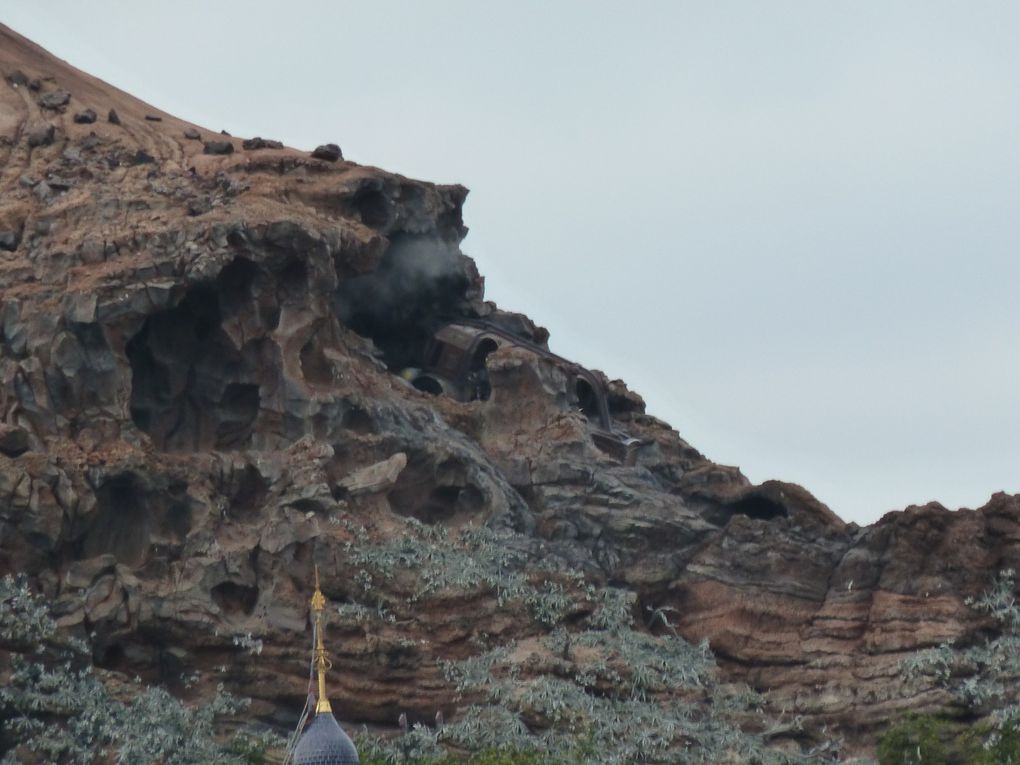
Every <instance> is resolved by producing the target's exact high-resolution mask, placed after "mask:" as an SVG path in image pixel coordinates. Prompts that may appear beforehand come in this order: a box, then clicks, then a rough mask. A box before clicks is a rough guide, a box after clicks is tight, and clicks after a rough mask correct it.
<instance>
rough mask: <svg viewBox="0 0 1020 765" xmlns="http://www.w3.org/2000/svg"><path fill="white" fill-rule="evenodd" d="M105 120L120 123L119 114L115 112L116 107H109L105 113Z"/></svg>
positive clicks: (112, 123) (115, 123)
mask: <svg viewBox="0 0 1020 765" xmlns="http://www.w3.org/2000/svg"><path fill="white" fill-rule="evenodd" d="M106 121H107V122H109V123H110V124H111V125H119V124H120V115H119V114H117V110H116V109H110V111H109V113H108V114H107V115H106Z"/></svg>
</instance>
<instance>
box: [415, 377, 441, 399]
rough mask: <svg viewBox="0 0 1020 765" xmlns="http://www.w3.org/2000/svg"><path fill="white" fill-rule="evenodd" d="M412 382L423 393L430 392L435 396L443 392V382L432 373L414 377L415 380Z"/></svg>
mask: <svg viewBox="0 0 1020 765" xmlns="http://www.w3.org/2000/svg"><path fill="white" fill-rule="evenodd" d="M411 384H412V385H414V387H415V388H417V389H418V390H420V391H421V392H422V393H429V394H431V395H433V396H439V395H441V394H442V393H443V384H442V383H441V382H439V380H437V379H436V378H435V377H433V376H432V375H419V376H418V377H416V378H414V382H413V383H411Z"/></svg>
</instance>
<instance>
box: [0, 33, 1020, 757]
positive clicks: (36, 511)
mask: <svg viewBox="0 0 1020 765" xmlns="http://www.w3.org/2000/svg"><path fill="white" fill-rule="evenodd" d="M0 74H2V75H3V77H4V78H5V79H4V82H3V86H2V87H0V325H2V326H0V420H2V425H0V575H2V574H5V573H11V572H19V573H24V574H27V575H28V576H29V577H30V578H31V581H32V582H33V583H34V585H35V586H36V587H37V588H38V589H39V590H40V591H41V592H43V593H45V595H46V596H47V598H49V599H50V601H51V602H52V603H54V604H55V605H54V607H55V610H56V613H57V615H58V616H59V618H60V622H61V624H62V625H64V626H65V627H67V628H69V629H73V630H76V631H78V632H79V633H80V634H81V635H83V636H85V637H87V639H88V640H89V642H90V645H91V647H92V651H93V656H94V660H95V662H96V664H97V665H99V666H101V667H103V668H106V669H110V670H114V671H120V672H124V673H129V674H131V675H134V674H137V675H140V676H141V677H143V678H144V679H146V680H147V681H152V682H161V683H164V684H167V685H169V686H170V687H171V688H175V689H177V690H178V691H179V692H182V693H183V692H184V690H183V689H184V684H183V679H182V678H185V677H188V676H191V675H193V674H194V673H195V672H199V673H200V674H202V675H203V676H206V677H208V678H211V679H212V680H221V681H223V682H224V683H225V684H226V686H227V687H228V688H229V689H230V690H232V691H235V692H237V693H239V694H241V695H245V696H250V697H252V698H253V699H254V700H255V706H254V712H255V714H256V716H258V717H260V718H262V719H265V720H269V721H274V722H276V723H279V724H281V725H288V724H290V722H291V721H292V718H293V715H294V713H295V710H297V709H300V707H301V704H302V700H303V696H304V692H305V680H306V678H305V669H306V665H305V663H304V662H305V656H306V653H307V642H308V636H309V631H308V630H309V627H308V624H307V619H306V613H305V603H306V601H307V583H308V582H309V581H310V578H311V567H312V565H313V563H315V562H318V563H319V564H320V566H321V568H322V570H323V589H324V590H325V591H326V593H327V595H328V596H329V597H330V598H331V599H332V600H334V601H336V602H339V603H343V602H348V601H350V600H352V599H353V598H354V596H355V594H356V588H355V586H354V584H353V582H355V581H356V578H357V576H358V570H357V567H356V566H355V565H353V564H352V562H351V557H350V550H351V546H352V545H355V546H356V545H357V544H359V540H358V537H357V534H356V533H355V531H352V529H357V528H361V527H363V528H365V529H367V530H368V532H369V533H370V534H371V535H372V536H373V538H376V539H385V538H387V537H388V536H389V535H392V534H394V533H396V532H395V529H398V528H399V525H400V524H401V523H403V522H404V519H406V518H414V519H416V520H417V521H419V522H420V523H422V524H425V525H435V526H442V527H444V528H460V527H464V526H468V525H472V524H473V525H487V526H489V527H492V528H503V529H511V530H513V531H514V532H516V533H517V534H518V535H519V538H521V539H523V540H525V542H524V543H523V544H524V545H525V547H526V548H527V551H528V552H529V554H532V555H534V556H536V560H538V559H541V560H542V561H544V565H547V566H548V565H550V561H552V562H553V564H552V565H554V566H559V567H562V568H563V569H567V568H570V569H575V570H578V571H581V572H583V573H584V574H585V576H586V577H588V578H589V580H590V581H593V582H596V583H601V584H610V585H613V586H615V587H621V588H626V589H629V590H631V591H633V592H635V593H636V594H637V596H638V607H637V614H636V615H637V616H639V617H647V615H648V614H650V613H654V612H656V611H658V612H660V613H667V612H668V613H669V614H670V619H671V620H672V621H673V623H674V624H675V626H676V627H677V629H678V630H679V631H680V633H681V634H683V635H684V636H685V637H688V638H690V639H701V638H707V639H708V640H709V641H710V644H711V647H712V649H713V650H714V652H715V653H716V655H717V656H718V657H719V658H720V660H721V661H722V663H723V666H724V668H725V669H726V671H727V672H728V673H730V674H731V675H732V676H733V677H735V678H740V679H743V680H746V681H747V682H749V683H750V684H751V685H753V686H754V687H756V688H758V689H760V690H763V691H767V692H768V693H769V699H770V703H771V704H772V706H773V707H774V708H775V709H777V710H785V711H787V712H789V713H790V714H796V715H801V716H803V717H804V719H805V720H806V721H807V722H808V726H809V729H810V730H811V731H814V734H815V735H818V736H823V735H831V732H832V731H835V732H837V733H838V734H840V735H843V736H846V737H847V738H848V739H849V740H850V741H851V743H854V742H863V743H864V744H866V743H867V742H868V741H869V740H871V737H872V735H873V733H874V731H875V730H876V729H878V728H881V727H882V725H883V724H884V723H885V722H887V721H888V720H889V719H891V718H893V717H895V716H898V715H899V714H901V713H903V712H904V711H906V710H911V709H920V708H927V707H930V706H932V705H936V704H938V703H941V702H942V701H944V699H943V698H942V697H941V696H940V695H939V694H938V693H937V692H935V691H930V690H928V691H924V692H920V693H918V692H912V691H911V692H908V691H907V690H905V689H904V687H903V685H902V679H901V675H900V670H899V663H900V661H901V660H902V659H903V658H904V657H906V656H908V655H909V654H910V653H911V652H913V651H916V650H917V649H919V648H922V647H926V646H931V645H934V644H937V643H939V642H941V641H943V640H946V639H957V640H961V641H968V640H971V639H974V638H975V636H977V635H979V634H980V631H981V630H982V629H984V628H985V627H986V626H987V625H986V624H984V623H983V622H981V621H980V620H979V619H977V617H976V616H975V615H974V614H973V612H972V611H970V610H969V609H968V608H967V607H966V606H965V604H964V599H965V598H966V597H967V596H970V595H974V594H976V593H977V592H979V591H981V590H982V589H984V588H985V587H987V585H988V584H989V582H990V581H991V579H992V577H993V576H994V574H995V573H996V572H997V571H998V570H1000V569H1003V568H1006V567H1009V566H1016V565H1017V563H1018V561H1020V524H1018V521H1020V498H1017V497H1010V496H1005V495H996V496H994V497H993V498H992V500H991V501H990V502H989V504H988V505H986V506H985V507H983V508H981V509H980V510H976V511H972V510H965V511H959V512H949V511H948V510H946V509H945V508H943V507H940V506H938V505H934V504H932V505H927V506H924V507H912V508H909V509H907V510H906V511H903V512H897V513H890V514H889V515H887V516H886V517H885V518H883V519H882V520H881V521H879V522H878V523H876V524H874V525H873V526H870V527H867V528H858V527H856V526H854V525H852V524H851V525H847V524H845V523H843V522H842V521H841V520H840V519H839V518H838V517H837V516H836V515H835V514H834V513H832V512H831V511H830V510H829V509H828V508H826V507H825V506H824V505H822V504H821V503H819V502H818V501H817V500H815V499H814V498H813V497H812V496H811V495H810V494H809V493H808V492H807V491H805V490H804V489H802V488H800V487H797V486H794V485H791V484H785V483H781V482H769V483H766V484H763V485H760V486H752V485H750V483H749V482H748V481H747V480H746V479H745V478H744V477H743V476H742V475H741V474H740V472H739V471H738V470H737V469H735V468H731V467H725V466H721V465H717V464H715V463H713V462H711V461H710V460H709V459H707V458H706V457H705V456H703V455H702V454H700V453H699V452H698V451H696V450H695V449H694V448H692V447H691V446H690V445H689V444H687V443H686V442H685V441H684V440H683V439H682V438H681V437H680V436H679V435H678V433H677V432H676V431H674V430H673V429H671V428H670V427H669V426H668V425H667V424H665V423H663V422H661V421H659V420H657V419H655V418H654V417H652V416H650V415H648V414H646V413H645V411H644V404H643V402H642V400H641V399H640V397H639V396H637V395H636V394H634V393H632V392H630V391H628V390H627V389H626V387H625V386H624V385H623V383H621V382H620V381H613V382H608V381H607V385H608V390H609V392H610V395H609V405H610V410H611V416H612V418H613V420H614V422H615V424H616V426H618V427H619V428H620V429H621V430H623V431H626V432H627V433H628V434H630V435H631V436H634V437H635V438H639V439H641V440H642V441H643V445H642V446H641V448H640V449H639V451H638V455H637V458H636V460H635V464H634V465H625V464H622V463H620V462H618V461H616V460H614V459H613V458H611V457H610V456H609V455H607V454H606V453H605V452H603V451H600V450H599V449H598V448H596V447H595V445H594V444H593V441H592V438H591V433H590V428H589V426H588V424H587V422H586V420H585V418H584V417H583V416H582V415H581V414H580V413H578V412H577V411H575V410H574V409H573V407H572V406H571V404H570V401H571V399H570V395H569V386H570V384H571V382H570V380H569V379H568V375H566V374H564V372H563V369H562V368H560V367H558V366H557V365H556V364H553V363H550V362H549V360H548V359H543V358H542V357H540V356H537V355H535V354H534V353H530V352H529V351H527V350H526V349H524V348H507V349H503V350H500V351H498V352H497V353H494V354H493V355H492V356H491V357H489V359H488V360H487V374H488V379H489V383H490V385H491V389H492V390H491V395H490V396H489V397H488V399H487V400H485V401H473V402H468V403H463V402H457V401H454V400H451V399H449V398H446V397H442V396H438V397H437V396H430V395H428V394H427V393H423V392H421V391H418V390H416V389H414V388H413V387H411V386H410V385H408V384H407V382H406V381H405V380H404V379H402V378H401V377H400V376H399V375H398V374H397V372H399V371H400V369H402V368H404V367H408V366H414V365H416V364H420V363H421V362H422V359H421V356H422V354H423V353H424V349H425V347H426V345H427V343H428V339H429V337H430V336H431V333H432V332H433V331H434V330H435V328H436V327H437V326H439V325H441V324H442V323H443V322H445V321H450V320H454V319H478V318H488V319H490V320H499V321H502V322H504V323H506V324H513V325H514V326H515V327H517V328H518V331H519V332H520V333H521V336H522V337H525V338H526V339H528V340H529V341H531V342H537V343H539V344H543V343H544V342H545V340H546V338H547V333H545V332H544V330H542V329H541V328H538V327H535V325H533V324H532V323H531V322H530V321H528V320H526V319H524V318H523V317H517V316H514V315H510V314H504V313H503V312H501V311H500V310H499V309H498V308H496V307H495V306H494V305H492V304H490V303H486V302H484V299H483V280H482V278H481V277H480V276H479V274H478V273H477V271H476V269H475V267H474V264H473V262H472V261H471V260H470V259H469V258H467V257H466V256H465V255H464V254H463V253H462V251H461V249H460V243H461V241H462V239H463V237H464V236H465V234H466V231H467V230H466V228H465V227H464V225H463V218H462V208H463V204H464V201H465V198H466V195H467V190H466V189H464V188H463V187H460V186H440V185H435V184H430V183H425V182H420V181H414V180H410V179H407V178H404V177H402V176H399V175H396V174H393V173H389V172H385V171H382V170H379V169H376V168H372V167H364V166H360V165H358V164H356V163H354V162H351V161H349V160H345V159H344V158H343V156H342V153H341V151H340V149H339V147H337V146H335V145H326V146H323V147H320V148H319V149H317V150H316V151H315V152H314V153H312V154H311V155H309V154H308V153H305V152H300V151H296V150H293V149H288V148H284V147H282V146H281V145H280V144H279V143H278V142H276V141H270V140H267V139H259V138H253V139H250V140H247V141H242V140H241V139H237V138H233V137H230V136H224V135H218V134H217V133H216V132H215V131H210V130H207V129H204V128H200V127H198V126H195V125H191V124H188V123H186V122H183V121H181V120H178V119H176V118H175V117H173V116H171V115H169V114H165V113H162V112H160V111H159V110H157V109H155V108H153V107H151V106H149V105H147V104H144V103H142V102H140V101H138V100H136V99H134V98H132V97H131V96H128V95H127V94H124V93H122V92H120V91H118V90H116V89H115V88H112V87H110V86H109V85H106V84H105V83H102V82H100V81H98V80H96V79H94V78H91V77H89V76H88V75H86V74H83V73H82V72H79V71H77V70H75V69H73V68H72V67H70V66H68V65H66V64H64V63H62V62H60V61H58V60H56V59H54V58H53V57H52V56H50V55H49V54H47V53H45V52H44V51H42V50H41V49H39V48H38V47H36V46H35V45H33V44H32V43H30V42H28V41H26V40H24V39H23V38H21V37H19V36H18V35H16V34H15V33H13V32H11V31H10V30H7V29H5V28H2V27H0ZM97 114H99V115H109V118H108V119H107V120H97V119H96V115H97ZM203 138H204V139H205V141H203V140H202V139H203ZM639 329H640V328H637V327H636V328H635V331H638V330H639ZM434 605H435V603H434V601H433V606H434ZM442 606H443V607H442V608H436V607H430V608H428V609H424V608H423V609H420V610H418V611H414V610H413V609H411V610H409V611H408V612H407V613H402V614H399V615H397V616H399V618H398V619H394V620H393V621H382V622H380V624H379V625H378V626H377V627H376V628H373V629H371V630H369V629H360V628H355V627H350V628H343V629H341V633H340V636H339V639H340V641H341V642H340V644H339V646H338V651H337V653H338V656H337V657H336V659H337V666H338V667H342V668H343V672H342V675H341V678H340V685H339V687H338V688H337V690H336V693H335V697H334V708H335V709H336V710H337V712H338V716H340V717H343V718H345V719H346V720H348V721H350V722H354V723H361V722H365V723H372V724H382V725H385V724H392V723H393V721H395V720H396V717H397V715H398V714H399V713H400V712H401V711H409V712H411V713H412V715H415V716H417V717H420V718H422V719H424V718H428V717H431V715H432V713H433V711H434V710H436V709H447V710H449V711H450V713H453V710H454V709H455V707H456V704H455V701H454V692H453V689H452V688H451V687H450V684H449V683H448V682H447V681H446V680H445V679H444V678H443V676H442V673H441V672H440V670H439V668H438V665H437V663H436V659H437V658H443V659H450V658H461V657H463V656H466V655H468V654H470V653H471V652H472V651H473V650H475V649H474V645H475V643H474V642H473V641H474V640H475V639H476V638H477V637H478V636H479V635H481V634H484V635H485V636H486V637H487V639H490V640H509V639H512V638H518V639H526V638H528V637H533V636H535V635H537V634H541V633H542V632H543V631H544V630H545V627H544V626H543V625H541V624H540V623H538V622H536V621H534V620H529V619H525V618H521V615H520V614H519V613H509V612H507V611H506V610H505V609H503V608H502V607H501V606H500V604H499V603H498V602H497V600H496V599H494V598H492V597H488V596H483V595H479V593H477V592H474V591H470V590H465V591H463V592H457V591H455V590H450V591H446V592H444V593H442ZM244 635H251V636H255V637H257V638H258V639H260V640H261V641H262V644H263V646H264V653H263V654H262V656H261V658H260V660H259V661H258V662H256V663H253V662H251V661H248V660H247V656H246V655H245V654H244V652H243V651H240V650H239V649H238V645H237V643H236V640H235V638H236V637H237V636H244ZM823 729H824V730H827V731H829V733H822V732H821V731H822V730H823Z"/></svg>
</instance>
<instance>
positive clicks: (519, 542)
mask: <svg viewBox="0 0 1020 765" xmlns="http://www.w3.org/2000/svg"><path fill="white" fill-rule="evenodd" d="M352 530H354V531H355V536H356V538H357V542H356V543H352V544H351V545H350V546H349V547H348V550H347V551H348V555H349V557H350V560H351V562H352V563H353V564H354V565H355V566H356V569H355V571H356V576H355V578H356V580H357V581H360V582H361V583H362V586H363V590H364V595H365V596H366V598H367V599H370V600H372V601H374V602H375V603H376V607H377V608H376V610H377V612H378V613H380V614H381V613H383V612H384V610H383V609H384V606H391V607H393V608H405V609H406V608H408V607H410V606H412V605H413V604H415V603H418V604H419V606H420V602H421V601H422V600H425V599H427V598H428V597H430V596H432V595H435V594H440V593H443V592H444V591H447V590H451V591H456V592H459V593H464V592H469V593H470V592H488V593H489V594H491V595H492V596H493V597H495V598H496V599H497V600H498V602H499V603H500V604H501V605H509V606H512V605H517V606H523V607H525V608H527V609H528V611H530V613H531V616H532V617H533V618H534V620H535V621H536V622H537V623H538V624H540V625H542V626H544V627H545V628H546V629H547V630H548V632H547V633H546V636H545V637H544V638H542V639H541V640H540V641H538V643H537V644H532V649H531V650H530V651H528V650H526V649H525V647H524V646H516V645H504V646H500V647H497V648H494V649H492V650H488V651H484V652H482V653H480V654H477V655H475V656H472V657H470V658H468V659H466V660H463V661H459V662H455V663H449V664H446V665H444V670H445V673H446V677H447V679H448V680H449V682H451V684H453V685H454V687H455V688H456V690H457V692H458V694H459V697H460V698H461V700H462V701H463V702H464V707H463V708H462V709H461V710H460V713H459V714H458V716H457V719H456V720H455V721H453V722H451V723H448V724H446V725H444V726H442V727H441V728H438V729H431V728H425V727H422V726H416V727H414V728H412V729H411V730H410V731H409V732H408V733H407V734H405V735H404V736H401V737H398V738H397V739H394V740H389V741H387V740H385V739H381V738H376V737H373V736H371V735H368V734H367V733H365V734H363V735H362V736H361V737H359V741H358V743H359V747H360V748H361V750H362V752H363V754H364V755H365V756H367V757H370V758H371V759H372V761H384V762H390V763H394V764H397V763H403V762H428V761H429V760H430V758H435V757H437V756H438V755H439V754H440V753H441V752H443V751H444V750H445V749H449V750H451V751H460V752H464V751H466V752H485V751H494V750H500V751H518V752H527V751H533V752H542V753H547V754H550V755H552V756H553V757H554V758H555V759H556V761H562V762H571V763H588V762H591V763H596V762H597V763H604V764H605V765H616V764H620V765H622V764H623V763H633V762H643V763H692V764H696V763H706V764H707V763H713V765H714V764H715V763H724V762H732V763H738V762H739V763H745V762H755V761H756V762H759V763H763V764H764V763H777V764H780V763H784V764H785V763H791V764H792V763H798V764H799V763H818V762H822V761H823V760H822V758H821V757H820V756H813V755H810V754H805V755H800V754H791V753H786V752H781V751H778V750H774V749H772V748H770V747H769V746H768V745H767V743H766V742H765V741H764V740H763V739H762V738H761V737H760V736H757V735H754V734H751V733H746V732H744V731H743V730H742V729H741V727H740V725H739V724H738V722H737V718H740V717H743V718H744V719H746V718H747V717H748V716H753V715H757V714H758V713H759V711H760V708H761V704H762V700H761V698H760V697H759V696H757V695H756V694H753V693H751V692H749V691H748V692H732V691H728V692H723V691H722V690H720V686H719V684H718V682H717V677H716V675H717V670H716V668H715V663H714V660H713V657H712V655H711V652H710V651H709V649H708V645H707V644H705V643H702V644H699V645H694V644H691V643H689V642H687V641H686V640H684V639H682V638H681V637H679V636H678V635H677V634H675V632H673V630H672V629H671V625H670V624H669V622H668V620H666V619H662V620H661V621H662V622H663V624H664V625H665V626H666V628H667V633H668V634H665V635H661V636H656V635H652V634H649V633H648V632H647V631H644V630H640V629H637V628H636V627H635V625H634V623H633V615H632V614H633V611H634V609H635V600H636V597H635V595H634V594H633V593H631V592H628V591H625V590H619V589H613V588H601V589H598V588H594V587H592V586H590V585H587V584H586V583H585V582H584V579H583V577H582V576H580V575H579V574H577V573H576V572H571V571H569V570H565V569H564V568H563V567H562V566H560V567H555V566H554V565H553V563H552V562H551V561H549V560H543V561H541V562H540V563H539V564H538V565H537V566H536V557H535V556H533V555H532V554H530V553H529V552H528V551H527V545H528V540H525V539H524V538H521V537H518V536H517V535H514V534H510V533H507V532H496V531H491V530H488V529H474V528H471V529H465V530H461V531H459V532H455V533H448V532H446V531H445V530H444V529H441V528H438V527H426V526H423V525H421V524H419V523H416V522H413V521H412V522H409V523H408V524H407V526H406V528H405V531H404V533H403V534H400V535H397V536H394V537H391V538H389V539H388V540H385V541H384V542H382V543H380V544H372V543H371V542H370V541H369V539H368V535H367V534H365V533H361V532H360V530H357V529H352ZM542 566H546V567H549V568H547V570H545V571H543V570H541V567H542ZM400 577H407V578H409V579H410V581H411V588H412V594H411V595H408V596H404V597H403V598H398V597H395V596H394V595H392V594H391V593H392V590H393V589H399V588H396V587H394V585H395V584H396V582H397V580H398V579H399V578H400ZM401 586H402V587H403V591H406V588H407V587H408V582H407V581H404V582H403V583H402V585H401ZM344 613H345V615H346V616H347V617H348V618H354V619H358V620H364V619H367V618H369V616H370V613H371V609H367V608H364V607H349V608H346V609H345V612H344ZM571 614H572V615H574V616H575V617H577V616H583V615H585V614H587V619H586V624H582V625H576V624H575V625H573V626H570V627H568V626H567V623H566V621H565V618H566V617H567V616H568V615H571ZM573 621H574V622H576V621H577V619H576V618H575V619H574V620H573ZM536 645H537V646H538V650H536V648H535V646H536Z"/></svg>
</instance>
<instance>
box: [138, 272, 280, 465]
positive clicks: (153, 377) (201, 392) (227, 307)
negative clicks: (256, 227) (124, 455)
mask: <svg viewBox="0 0 1020 765" xmlns="http://www.w3.org/2000/svg"><path fill="white" fill-rule="evenodd" d="M257 277H258V270H257V268H256V267H255V266H254V264H252V263H251V262H250V261H247V260H246V259H243V258H238V259H235V260H234V261H233V262H232V263H231V264H230V265H228V266H227V267H226V268H224V269H223V271H222V272H221V273H220V275H219V278H218V279H217V281H216V284H215V286H212V285H197V286H194V287H192V288H191V289H189V290H188V292H187V293H186V294H185V296H184V298H183V299H182V300H181V301H180V302H179V303H178V304H177V305H176V306H174V307H173V308H169V309H167V310H164V311H160V312H158V313H155V314H153V315H151V316H149V317H148V318H147V319H146V320H145V322H144V324H143V325H142V328H141V329H140V330H139V331H138V332H137V333H136V334H135V335H134V336H133V337H132V338H131V339H130V340H129V341H128V343H127V347H126V352H127V357H128V361H129V362H130V364H131V399H130V412H131V419H132V420H133V421H134V423H135V425H136V426H138V428H139V429H140V430H142V431H144V432H145V433H147V434H148V435H149V437H150V438H151V439H152V441H153V443H154V444H155V445H156V446H157V448H160V449H165V450H189V449H196V450H197V449H204V448H214V449H238V448H243V447H244V446H246V445H248V444H249V442H250V440H251V434H252V430H253V427H254V423H255V420H256V418H257V416H258V413H259V409H260V406H261V397H260V393H259V385H258V377H257V374H258V361H259V357H260V347H261V342H262V340H261V338H253V339H251V340H249V341H247V342H246V343H244V345H243V346H242V347H241V348H240V349H238V348H237V345H236V344H235V341H234V340H233V339H232V338H231V336H230V334H228V333H227V332H226V331H225V330H224V328H223V321H224V314H225V313H227V314H228V315H233V316H244V315H245V311H246V310H247V306H249V305H250V301H251V295H252V292H251V290H252V285H253V284H254V283H255V282H256V279H257ZM261 308H262V309H265V310H261V311H260V312H259V315H260V316H262V317H263V321H265V322H271V321H274V320H275V317H274V316H272V315H266V312H267V311H268V313H269V314H272V313H273V310H272V306H268V305H267V306H261ZM277 314H278V312H277ZM263 326H264V325H263Z"/></svg>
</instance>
